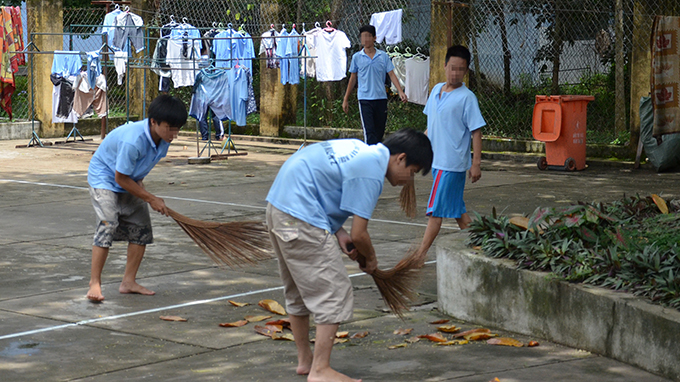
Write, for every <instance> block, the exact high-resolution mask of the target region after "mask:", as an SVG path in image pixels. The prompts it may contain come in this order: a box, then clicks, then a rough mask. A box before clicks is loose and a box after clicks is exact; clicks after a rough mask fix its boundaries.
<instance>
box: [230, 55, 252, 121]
mask: <svg viewBox="0 0 680 382" xmlns="http://www.w3.org/2000/svg"><path fill="white" fill-rule="evenodd" d="M229 92H230V97H231V98H230V102H231V120H232V121H234V122H235V123H236V125H238V126H245V125H246V105H247V103H248V75H247V73H246V72H245V68H243V67H241V66H238V67H234V68H232V69H229Z"/></svg>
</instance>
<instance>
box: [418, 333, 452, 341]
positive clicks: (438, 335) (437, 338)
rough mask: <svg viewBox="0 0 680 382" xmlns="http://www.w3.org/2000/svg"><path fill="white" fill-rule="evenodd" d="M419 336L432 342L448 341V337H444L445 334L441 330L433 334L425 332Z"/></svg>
mask: <svg viewBox="0 0 680 382" xmlns="http://www.w3.org/2000/svg"><path fill="white" fill-rule="evenodd" d="M418 338H426V339H428V340H430V341H432V342H446V338H444V336H443V335H442V334H441V333H439V332H437V333H432V334H423V335H421V336H418Z"/></svg>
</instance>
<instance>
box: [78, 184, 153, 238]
mask: <svg viewBox="0 0 680 382" xmlns="http://www.w3.org/2000/svg"><path fill="white" fill-rule="evenodd" d="M89 189H90V198H91V199H92V206H93V207H94V212H95V213H96V214H97V228H96V229H95V231H94V242H93V245H94V246H96V247H103V248H109V247H111V244H112V243H113V242H114V241H127V242H128V243H132V244H139V245H147V244H151V243H153V232H152V230H151V217H150V216H149V205H148V204H147V203H146V202H145V201H143V200H142V199H139V198H138V197H136V196H133V195H132V194H129V193H127V192H126V193H117V192H113V191H111V190H105V189H102V188H92V187H89Z"/></svg>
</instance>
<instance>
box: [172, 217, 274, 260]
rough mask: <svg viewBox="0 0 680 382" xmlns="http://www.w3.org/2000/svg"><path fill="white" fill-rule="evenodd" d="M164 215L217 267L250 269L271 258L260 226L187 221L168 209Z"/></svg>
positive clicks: (251, 222)
mask: <svg viewBox="0 0 680 382" xmlns="http://www.w3.org/2000/svg"><path fill="white" fill-rule="evenodd" d="M168 213H169V215H170V217H171V218H173V219H174V220H175V222H177V224H178V225H179V226H180V227H181V228H182V230H184V232H186V233H187V235H189V237H190V238H191V239H192V240H193V241H194V242H195V243H196V244H197V245H198V246H199V247H200V248H201V249H202V250H203V252H205V253H206V254H207V255H208V257H210V259H211V260H212V261H214V262H215V263H216V264H217V265H219V266H220V267H224V266H228V267H230V268H234V267H236V266H239V267H241V266H244V265H254V264H256V263H257V262H258V261H262V260H269V259H271V258H272V255H271V251H270V249H271V242H270V241H269V234H268V233H267V228H266V227H265V225H264V223H263V222H258V221H243V222H231V223H218V222H206V221H201V220H196V219H191V218H188V217H186V216H184V215H181V214H179V213H177V212H175V211H173V210H171V209H170V208H168Z"/></svg>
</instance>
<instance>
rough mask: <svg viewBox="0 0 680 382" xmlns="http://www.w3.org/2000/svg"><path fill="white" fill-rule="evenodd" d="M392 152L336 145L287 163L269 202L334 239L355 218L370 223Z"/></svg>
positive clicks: (312, 149) (356, 143)
mask: <svg viewBox="0 0 680 382" xmlns="http://www.w3.org/2000/svg"><path fill="white" fill-rule="evenodd" d="M389 159H390V151H389V149H388V148H387V147H385V146H384V145H383V144H382V143H378V144H375V145H370V146H369V145H367V144H365V143H364V142H362V141H360V140H358V139H336V140H330V141H325V142H320V143H315V144H313V145H310V146H307V147H305V148H304V149H302V150H300V151H298V152H296V153H295V154H293V156H291V157H290V158H288V160H287V161H286V163H284V164H283V166H281V169H280V170H279V173H278V175H277V176H276V179H275V180H274V183H273V184H272V187H271V189H270V190H269V194H268V195H267V201H268V202H269V203H271V204H272V205H273V206H274V207H276V208H277V209H279V210H281V211H283V212H285V213H287V214H288V215H291V216H293V217H296V218H298V219H300V220H302V221H304V222H306V223H309V224H311V225H313V226H315V227H318V228H321V229H325V230H327V231H329V232H332V233H335V232H337V231H338V230H339V229H340V227H342V225H343V223H344V222H345V220H347V218H348V217H350V216H352V215H357V216H360V217H362V218H364V219H370V218H371V215H372V214H373V209H374V208H375V205H376V204H377V203H378V197H379V196H380V193H381V192H382V188H383V182H384V180H385V174H386V173H387V164H388V162H389Z"/></svg>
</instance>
